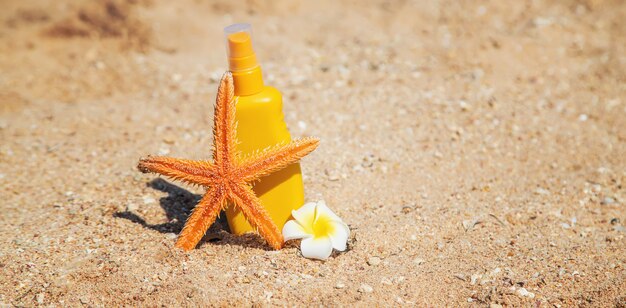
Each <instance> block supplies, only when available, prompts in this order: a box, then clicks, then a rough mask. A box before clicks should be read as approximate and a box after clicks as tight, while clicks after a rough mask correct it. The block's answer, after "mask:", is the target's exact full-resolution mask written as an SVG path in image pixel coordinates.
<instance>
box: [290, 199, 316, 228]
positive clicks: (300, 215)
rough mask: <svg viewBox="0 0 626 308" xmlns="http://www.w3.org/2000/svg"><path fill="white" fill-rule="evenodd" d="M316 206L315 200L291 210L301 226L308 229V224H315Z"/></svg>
mask: <svg viewBox="0 0 626 308" xmlns="http://www.w3.org/2000/svg"><path fill="white" fill-rule="evenodd" d="M315 206H316V204H315V202H309V203H305V204H304V205H303V206H302V207H300V208H299V209H297V210H293V211H291V216H293V218H295V219H296V220H297V221H298V222H299V223H300V225H301V226H303V227H304V228H305V229H307V227H308V226H313V221H314V219H315Z"/></svg>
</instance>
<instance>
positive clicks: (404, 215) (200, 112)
mask: <svg viewBox="0 0 626 308" xmlns="http://www.w3.org/2000/svg"><path fill="white" fill-rule="evenodd" d="M1 6H2V10H0V24H1V26H0V199H1V201H0V234H2V236H1V237H0V306H3V307H4V306H18V307H32V306H50V307H66V306H70V307H76V306H85V307H92V306H93V307H112V306H139V307H144V306H146V307H158V306H165V307H195V306H274V305H276V306H383V307H388V306H419V307H444V306H450V307H459V306H472V307H493V308H496V307H501V306H503V307H506V306H514V307H520V306H522V307H573V306H583V307H626V253H625V252H626V239H625V236H626V187H625V186H626V3H624V2H623V1H620V0H580V1H577V0H564V1H543V0H539V1H434V0H428V1H366V2H361V1H310V2H304V1H302V2H294V1H286V0H280V1H255V0H249V1H240V2H232V1H222V0H219V1H196V0H182V1H164V0H106V1H79V0H71V1H51V0H39V1H10V0H5V1H2V4H1ZM236 22H249V23H251V24H252V25H253V29H254V47H255V50H256V52H257V56H258V59H259V61H260V63H261V66H262V69H263V72H264V77H265V82H266V84H268V85H272V86H274V87H276V88H278V89H279V90H281V91H282V93H283V95H284V107H283V108H284V109H283V111H284V114H285V121H286V123H287V125H288V127H289V129H290V131H291V135H292V137H294V138H296V137H306V136H316V137H319V138H320V140H321V143H320V146H319V148H318V149H317V150H316V151H314V152H313V153H311V154H310V155H308V156H307V157H305V158H304V159H303V160H302V161H301V166H302V172H303V176H304V185H305V191H306V200H307V201H316V200H325V201H326V203H327V204H328V206H329V207H330V208H331V209H332V210H333V211H335V213H337V214H338V215H339V216H340V217H342V218H343V220H344V221H345V222H346V223H347V224H348V225H349V226H350V229H351V236H350V239H349V241H348V249H347V251H346V252H343V253H334V254H333V255H332V256H331V257H330V258H329V259H328V260H326V261H315V260H309V259H306V258H303V257H302V256H301V254H300V250H299V243H298V241H291V242H288V243H287V245H286V247H285V248H283V249H282V250H278V251H274V250H272V249H271V248H270V247H269V246H268V245H267V244H266V242H265V241H264V240H263V239H262V238H260V237H259V236H258V235H256V234H246V235H244V236H235V235H233V234H231V233H229V232H228V225H227V223H226V218H225V215H221V216H220V218H219V219H218V221H216V223H215V224H214V225H212V226H211V228H210V229H209V231H208V232H207V234H206V235H205V237H204V238H203V240H202V242H201V243H200V244H199V245H198V246H197V247H196V249H194V250H192V251H190V252H184V251H182V250H180V249H177V248H175V247H174V243H175V241H176V237H177V234H178V233H179V232H180V231H181V229H182V227H183V224H184V222H185V220H186V219H187V217H188V215H189V213H190V212H191V210H192V209H193V207H194V206H195V204H196V203H197V202H198V201H199V198H200V197H201V195H202V193H203V189H202V188H198V187H193V186H189V185H185V184H184V183H181V182H177V181H172V180H170V179H168V178H165V177H160V176H157V175H154V174H143V173H141V172H139V171H138V170H137V162H138V160H139V158H140V157H142V156H145V155H147V154H158V155H167V156H173V157H181V158H189V159H207V158H210V155H211V154H210V153H211V143H212V118H213V103H214V101H215V95H216V91H217V85H218V81H219V78H220V77H221V76H222V74H223V73H224V72H225V71H226V70H227V68H228V65H227V61H226V50H225V48H226V47H225V42H224V35H223V33H222V29H223V28H224V27H225V26H228V25H230V24H232V23H236Z"/></svg>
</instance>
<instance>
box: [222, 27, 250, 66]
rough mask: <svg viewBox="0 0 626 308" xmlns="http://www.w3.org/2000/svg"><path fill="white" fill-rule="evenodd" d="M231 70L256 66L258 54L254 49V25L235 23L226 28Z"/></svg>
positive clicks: (225, 33)
mask: <svg viewBox="0 0 626 308" xmlns="http://www.w3.org/2000/svg"><path fill="white" fill-rule="evenodd" d="M224 35H225V36H226V42H227V46H228V58H229V60H230V61H229V62H230V69H231V70H245V69H250V68H253V67H256V66H257V65H258V64H257V62H256V55H255V53H254V50H253V49H252V26H250V24H247V23H240V24H233V25H230V26H228V27H226V28H224Z"/></svg>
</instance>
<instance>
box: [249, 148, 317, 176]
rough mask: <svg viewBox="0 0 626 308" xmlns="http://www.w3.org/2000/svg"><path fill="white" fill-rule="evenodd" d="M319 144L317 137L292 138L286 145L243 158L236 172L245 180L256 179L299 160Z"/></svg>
mask: <svg viewBox="0 0 626 308" xmlns="http://www.w3.org/2000/svg"><path fill="white" fill-rule="evenodd" d="M318 145H319V139H317V138H312V137H309V138H303V139H298V140H294V141H292V142H291V143H289V144H286V145H278V146H274V147H270V148H267V149H265V150H263V151H258V152H256V153H253V154H252V155H250V156H248V157H246V158H244V160H243V162H242V163H241V165H240V167H239V168H238V169H237V174H238V175H239V176H240V178H241V179H243V180H244V181H245V182H250V181H254V180H258V179H259V178H261V177H263V176H266V175H268V174H270V173H272V172H275V171H278V170H280V169H283V168H285V167H287V166H288V165H290V164H293V163H295V162H297V161H298V160H300V159H301V158H302V157H304V156H306V155H307V154H309V153H311V152H313V150H315V148H317V146H318Z"/></svg>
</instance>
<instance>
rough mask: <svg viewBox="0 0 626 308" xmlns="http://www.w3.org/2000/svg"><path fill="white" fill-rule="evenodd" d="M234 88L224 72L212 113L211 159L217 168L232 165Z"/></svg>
mask: <svg viewBox="0 0 626 308" xmlns="http://www.w3.org/2000/svg"><path fill="white" fill-rule="evenodd" d="M234 93H235V86H234V84H233V76H232V74H231V73H230V72H226V73H225V74H224V76H222V79H221V80H220V86H219V88H218V90H217V98H216V100H215V111H214V113H213V121H214V123H213V151H214V152H213V158H214V159H215V164H216V165H218V166H224V167H228V166H230V165H232V163H233V161H234V158H235V151H236V142H237V139H236V122H235V99H233V96H234Z"/></svg>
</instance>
